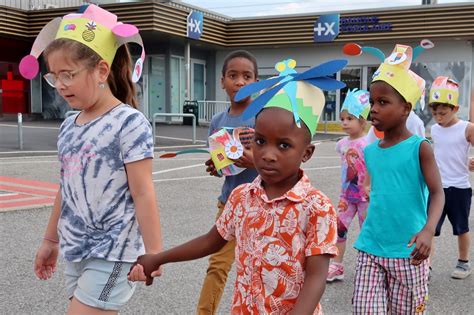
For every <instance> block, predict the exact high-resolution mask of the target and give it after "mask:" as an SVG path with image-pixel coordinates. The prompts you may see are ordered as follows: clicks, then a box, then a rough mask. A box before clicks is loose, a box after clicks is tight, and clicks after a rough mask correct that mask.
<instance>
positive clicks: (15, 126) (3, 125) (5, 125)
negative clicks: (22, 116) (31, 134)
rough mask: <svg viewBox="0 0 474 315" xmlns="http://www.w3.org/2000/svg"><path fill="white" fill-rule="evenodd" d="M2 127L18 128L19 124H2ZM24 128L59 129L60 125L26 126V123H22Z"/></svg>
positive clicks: (0, 125)
mask: <svg viewBox="0 0 474 315" xmlns="http://www.w3.org/2000/svg"><path fill="white" fill-rule="evenodd" d="M0 127H14V128H18V125H16V124H15V125H8V124H0ZM22 128H30V129H50V130H59V127H42V126H25V125H22Z"/></svg>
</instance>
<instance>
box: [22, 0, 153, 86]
mask: <svg viewBox="0 0 474 315" xmlns="http://www.w3.org/2000/svg"><path fill="white" fill-rule="evenodd" d="M58 38H67V39H72V40H75V41H78V42H80V43H82V44H84V45H86V46H87V47H89V48H90V49H92V50H93V51H95V52H96V53H97V54H98V55H99V56H100V57H102V59H104V60H105V61H106V62H107V63H108V64H109V65H112V62H113V60H114V57H115V53H116V52H117V49H118V48H119V47H120V46H122V45H123V44H125V43H137V44H138V45H140V46H142V53H141V55H140V58H139V59H138V60H137V62H136V63H135V67H134V71H133V75H132V81H133V82H137V81H138V80H139V79H140V76H141V74H142V70H143V61H144V60H145V49H144V47H143V41H142V38H141V36H140V34H139V33H138V29H137V28H136V27H135V26H133V25H131V24H123V23H121V22H117V16H116V15H115V14H113V13H110V12H108V11H106V10H104V9H102V8H99V7H98V6H95V5H93V4H90V5H85V6H82V7H81V8H79V13H72V14H68V15H66V16H64V17H63V18H55V19H54V20H52V21H50V22H49V23H48V24H46V26H45V27H43V29H42V30H41V32H40V33H39V34H38V36H37V37H36V40H35V42H34V43H33V47H32V48H31V52H30V54H29V55H28V56H25V57H23V59H22V60H21V62H20V73H21V75H22V76H23V77H24V78H26V79H29V80H31V79H33V78H34V77H36V75H37V74H38V72H39V63H38V57H39V56H40V55H41V53H43V51H44V50H45V49H46V47H48V45H49V44H51V42H53V41H54V40H55V39H58Z"/></svg>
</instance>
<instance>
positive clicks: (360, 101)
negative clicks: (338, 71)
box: [341, 89, 370, 119]
mask: <svg viewBox="0 0 474 315" xmlns="http://www.w3.org/2000/svg"><path fill="white" fill-rule="evenodd" d="M369 99H370V93H369V92H368V91H366V90H358V89H353V90H352V91H351V90H349V91H347V95H346V99H345V100H344V103H343V104H342V107H341V112H342V111H344V110H346V111H347V112H348V113H349V114H351V115H353V116H355V117H357V118H359V117H361V118H364V119H367V116H369V112H370V102H369Z"/></svg>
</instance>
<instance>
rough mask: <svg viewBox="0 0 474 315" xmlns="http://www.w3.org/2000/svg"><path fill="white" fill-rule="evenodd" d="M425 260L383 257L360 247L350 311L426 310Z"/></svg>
mask: <svg viewBox="0 0 474 315" xmlns="http://www.w3.org/2000/svg"><path fill="white" fill-rule="evenodd" d="M428 269H429V267H428V260H424V261H423V262H422V263H421V264H420V265H418V266H414V265H412V264H410V259H408V258H384V257H377V256H374V255H370V254H367V253H364V252H361V251H359V254H358V256H357V270H356V276H355V281H354V295H353V297H352V305H353V314H426V304H427V302H428Z"/></svg>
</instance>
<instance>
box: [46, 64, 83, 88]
mask: <svg viewBox="0 0 474 315" xmlns="http://www.w3.org/2000/svg"><path fill="white" fill-rule="evenodd" d="M84 69H86V68H82V69H79V70H74V71H61V72H59V74H57V75H56V74H54V73H51V72H49V73H46V74H45V75H43V78H44V79H45V80H46V82H48V84H49V85H51V86H52V87H53V88H56V83H57V82H58V80H59V81H61V83H62V84H64V85H65V86H67V87H69V86H71V84H72V83H73V81H74V76H75V75H76V74H78V73H79V72H81V71H82V70H84Z"/></svg>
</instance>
